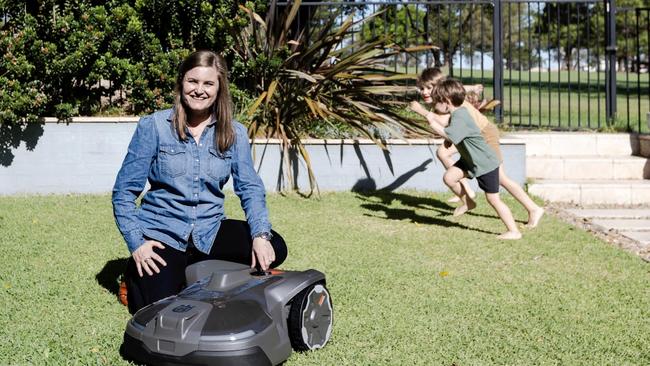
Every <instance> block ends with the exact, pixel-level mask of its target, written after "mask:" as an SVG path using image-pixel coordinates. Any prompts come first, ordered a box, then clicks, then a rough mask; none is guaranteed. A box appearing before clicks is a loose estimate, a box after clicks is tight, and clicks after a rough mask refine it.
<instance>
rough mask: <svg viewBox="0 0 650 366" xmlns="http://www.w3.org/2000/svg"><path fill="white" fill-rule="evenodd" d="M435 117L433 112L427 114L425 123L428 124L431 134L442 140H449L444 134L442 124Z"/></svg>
mask: <svg viewBox="0 0 650 366" xmlns="http://www.w3.org/2000/svg"><path fill="white" fill-rule="evenodd" d="M436 116H437V115H436V114H435V113H433V112H429V113H427V115H426V117H427V121H428V122H429V126H431V129H432V130H433V132H435V133H436V134H438V135H440V136H441V137H442V138H444V139H449V138H448V137H447V134H446V133H445V127H444V126H443V125H442V123H440V122H439V121H438V119H437V118H436Z"/></svg>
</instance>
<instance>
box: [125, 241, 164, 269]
mask: <svg viewBox="0 0 650 366" xmlns="http://www.w3.org/2000/svg"><path fill="white" fill-rule="evenodd" d="M153 247H156V248H159V249H165V246H164V245H162V244H161V243H160V242H157V241H155V240H147V241H145V242H144V244H142V245H141V246H140V247H139V248H138V249H136V250H135V252H133V254H132V256H133V260H135V267H136V268H137V269H138V274H139V275H140V277H142V276H143V273H142V269H143V268H144V270H145V272H147V274H148V275H149V276H153V273H154V272H156V273H160V269H159V268H158V264H161V265H163V266H166V265H167V263H166V262H165V260H164V259H162V258H161V257H160V256H159V255H158V254H156V252H154V251H153ZM156 262H158V264H156Z"/></svg>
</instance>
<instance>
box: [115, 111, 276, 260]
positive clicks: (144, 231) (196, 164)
mask: <svg viewBox="0 0 650 366" xmlns="http://www.w3.org/2000/svg"><path fill="white" fill-rule="evenodd" d="M171 119H172V110H171V109H168V110H164V111H159V112H156V113H154V114H151V115H148V116H145V117H142V118H141V119H140V121H139V122H138V127H137V128H136V131H135V133H134V135H133V138H132V139H131V143H130V144H129V149H128V152H127V154H126V157H125V158H124V162H123V163H122V168H121V169H120V171H119V173H118V174H117V179H116V180H115V186H114V187H113V199H112V201H113V214H114V216H115V221H116V223H117V226H118V228H119V230H120V232H121V233H122V236H124V240H125V241H126V244H127V246H128V248H129V251H130V252H131V253H133V252H134V251H135V250H136V249H138V247H140V246H141V245H142V244H144V241H145V237H147V238H150V239H154V240H156V241H159V242H161V243H164V244H165V245H168V246H171V247H173V248H176V249H178V250H181V251H185V249H186V248H187V246H188V239H189V237H190V234H191V235H192V239H193V244H194V245H195V246H196V248H197V249H198V250H200V251H201V252H204V253H209V252H210V249H211V248H212V243H213V242H214V239H215V237H216V236H217V232H218V231H219V226H220V225H221V220H223V219H225V218H226V217H225V214H224V207H223V203H224V193H223V186H224V185H225V184H226V182H227V181H228V179H229V177H230V176H231V175H232V177H233V188H234V190H235V193H236V194H237V196H239V199H240V201H241V206H242V208H243V210H244V213H245V214H246V220H247V221H248V224H249V226H250V229H251V237H254V236H255V235H256V234H258V233H261V232H270V231H271V224H270V222H269V219H268V211H267V208H266V194H265V189H264V185H263V183H262V180H261V179H260V177H259V176H258V175H257V173H256V172H255V169H254V168H253V161H252V158H251V149H250V145H249V142H248V136H247V133H246V128H245V127H244V126H243V125H241V124H240V123H238V122H234V123H233V125H234V130H235V142H234V144H233V145H232V146H231V147H230V148H229V149H228V150H227V151H225V152H224V153H220V152H219V150H218V149H216V148H215V128H217V125H216V123H211V124H210V125H208V126H207V127H206V128H205V130H204V131H203V134H202V135H201V138H200V139H199V142H198V143H197V142H196V141H195V139H194V138H192V137H191V135H190V134H189V131H187V132H186V133H187V136H188V138H187V139H186V140H185V141H182V140H179V138H178V134H177V133H176V131H175V130H174V128H173V125H172V122H171ZM147 180H148V181H149V184H150V185H151V188H150V189H149V190H148V191H147V193H146V194H145V195H144V197H143V198H142V201H141V204H140V207H138V206H137V205H136V202H135V201H136V199H137V197H138V196H139V195H140V194H141V193H142V191H143V190H144V188H145V185H146V183H147Z"/></svg>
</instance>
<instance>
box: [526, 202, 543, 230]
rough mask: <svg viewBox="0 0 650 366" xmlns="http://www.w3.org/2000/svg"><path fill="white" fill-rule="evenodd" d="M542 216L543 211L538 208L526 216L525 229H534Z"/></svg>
mask: <svg viewBox="0 0 650 366" xmlns="http://www.w3.org/2000/svg"><path fill="white" fill-rule="evenodd" d="M542 216H544V209H543V208H541V207H538V208H537V209H536V210H535V211H534V212H533V213H531V214H528V223H527V224H526V227H527V228H529V229H532V228H534V227H536V226H537V225H538V224H539V220H541V219H542Z"/></svg>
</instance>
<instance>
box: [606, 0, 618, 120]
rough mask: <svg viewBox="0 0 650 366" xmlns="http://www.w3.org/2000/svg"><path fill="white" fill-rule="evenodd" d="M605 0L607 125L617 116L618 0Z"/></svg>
mask: <svg viewBox="0 0 650 366" xmlns="http://www.w3.org/2000/svg"><path fill="white" fill-rule="evenodd" d="M604 1H605V33H606V35H605V40H606V46H605V74H606V75H605V99H606V102H605V113H606V118H607V125H608V126H611V125H612V124H613V123H614V119H615V118H616V0H604Z"/></svg>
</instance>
